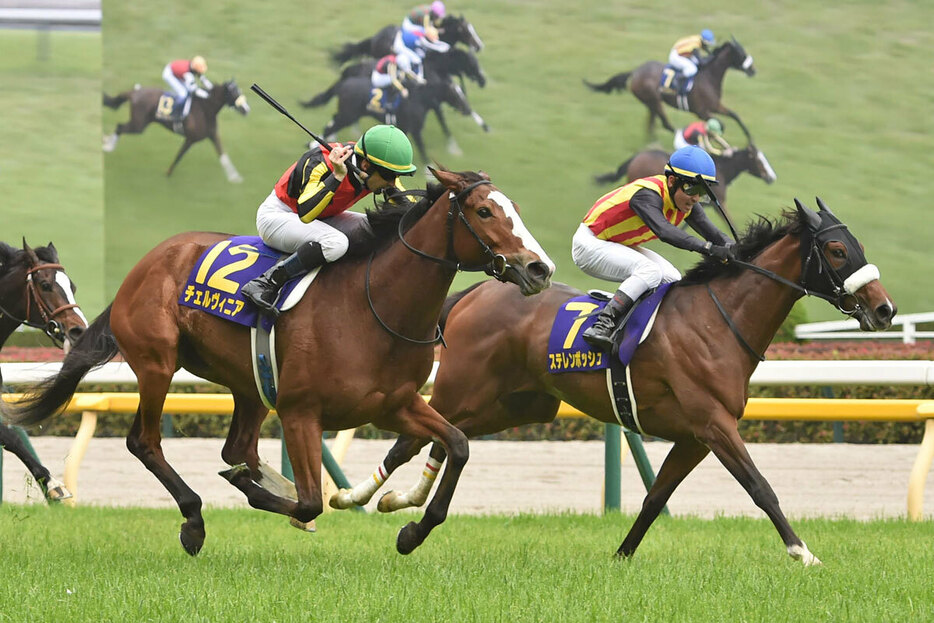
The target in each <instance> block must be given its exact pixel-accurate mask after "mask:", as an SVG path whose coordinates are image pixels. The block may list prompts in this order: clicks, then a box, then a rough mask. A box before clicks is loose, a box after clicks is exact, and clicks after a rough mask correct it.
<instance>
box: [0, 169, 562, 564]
mask: <svg viewBox="0 0 934 623" xmlns="http://www.w3.org/2000/svg"><path fill="white" fill-rule="evenodd" d="M431 173H432V175H434V177H435V179H437V180H439V181H440V184H431V185H429V187H428V190H427V192H426V193H425V196H424V197H422V198H421V199H420V200H419V201H418V202H417V203H415V204H409V203H405V202H403V203H399V204H396V203H392V202H391V201H386V202H384V203H383V204H381V205H380V206H378V209H376V210H372V211H370V212H368V214H367V218H368V221H369V226H370V227H369V228H361V229H364V230H366V231H367V232H369V233H368V234H367V235H366V236H365V238H366V239H365V240H363V241H360V242H358V243H357V244H355V245H353V246H352V247H351V250H350V252H349V254H348V255H347V256H345V257H344V258H343V259H341V260H340V261H338V262H335V263H333V264H327V265H325V266H323V267H322V268H321V269H320V270H319V271H318V272H317V274H316V276H315V278H314V281H312V282H311V284H310V286H309V287H308V290H307V291H306V292H305V294H304V296H303V297H302V298H301V300H300V301H298V303H297V304H296V305H295V307H294V308H292V309H291V310H289V311H287V312H285V313H283V314H281V315H280V316H279V317H278V319H277V320H276V321H275V326H274V333H275V353H276V359H277V361H278V363H279V366H278V368H277V369H278V377H277V380H278V383H277V384H278V394H277V398H276V400H275V408H276V412H277V413H278V415H279V419H280V420H281V422H282V431H283V439H284V441H285V448H286V451H287V453H288V458H289V460H290V462H291V464H292V468H293V472H294V475H295V483H294V487H295V491H296V494H297V496H296V497H297V499H294V498H291V497H285V494H283V493H282V492H281V489H283V488H284V487H281V486H280V487H278V490H277V485H281V484H282V483H283V481H285V479H284V478H283V477H282V476H281V474H278V473H277V472H275V470H273V469H272V468H268V466H267V465H265V464H263V463H262V462H261V461H260V459H259V456H258V454H257V442H258V440H259V433H260V426H261V424H262V422H263V420H264V419H265V417H266V415H267V413H268V412H269V410H268V409H267V408H266V407H265V406H264V404H263V401H262V398H261V397H260V394H259V391H258V390H257V385H256V378H255V377H254V369H253V363H252V356H251V343H252V341H251V329H250V327H248V326H243V325H240V324H235V323H233V322H230V321H228V320H226V319H223V318H219V317H217V316H215V315H211V314H208V313H206V312H204V311H202V310H201V309H196V308H192V307H188V306H185V305H183V304H182V303H180V299H182V297H184V295H185V293H186V292H187V291H188V288H187V287H186V284H187V283H188V279H189V275H194V274H197V275H200V277H193V278H195V279H197V278H200V279H201V281H200V282H199V283H205V280H207V281H208V282H210V281H215V282H217V283H219V284H222V285H220V286H219V287H223V288H224V291H225V292H227V293H229V294H230V295H233V296H236V293H237V292H238V290H239V284H238V282H236V281H234V280H233V279H235V277H236V274H237V272H238V271H244V270H245V269H246V268H247V267H249V266H252V265H253V264H254V263H255V262H256V261H257V260H258V259H259V252H258V250H257V249H256V248H255V247H252V246H250V245H234V246H232V247H229V246H227V245H229V236H228V235H227V234H219V233H209V232H188V233H183V234H179V235H177V236H175V237H173V238H170V239H168V240H166V241H165V242H163V243H161V244H160V245H158V246H157V247H156V248H154V249H153V250H151V251H150V252H149V253H147V254H146V255H145V256H144V257H143V259H141V260H140V261H139V263H138V264H137V265H136V266H135V267H134V268H133V269H132V270H131V271H130V272H129V274H128V275H127V277H126V279H125V280H124V282H123V284H122V285H121V286H120V289H119V290H118V291H117V295H116V297H115V298H114V300H113V303H112V304H111V305H110V306H109V307H108V308H107V309H106V310H105V311H104V312H103V313H102V314H101V315H100V316H98V318H97V319H95V320H94V322H93V323H91V326H90V327H89V328H88V331H87V332H86V333H85V334H84V335H83V336H82V338H81V339H80V340H79V341H78V343H77V344H76V345H75V347H74V348H73V349H72V350H71V352H69V353H68V355H67V356H66V357H65V361H64V363H63V365H62V368H61V371H60V372H59V374H58V375H56V376H54V377H52V378H50V379H48V380H46V381H45V382H43V383H42V384H40V385H39V386H38V388H36V390H35V391H34V392H33V393H31V394H30V395H29V396H27V398H26V399H24V400H23V401H22V402H18V403H16V404H15V405H8V404H5V403H0V408H2V409H3V411H4V413H7V414H9V415H10V416H11V420H12V421H14V422H17V423H20V424H36V423H38V422H41V421H43V420H45V419H47V418H49V417H50V416H52V415H53V414H55V413H57V412H58V411H60V410H61V408H62V407H63V406H64V405H65V404H67V402H68V400H69V399H70V397H71V396H72V395H73V393H74V391H75V388H76V387H77V384H78V382H79V381H80V379H81V378H82V377H83V376H84V375H85V374H86V373H87V372H88V371H89V370H90V369H91V368H93V367H96V366H99V365H101V364H103V363H104V362H106V361H109V360H110V359H112V358H113V357H115V356H116V355H117V354H118V353H122V354H123V357H124V359H125V360H126V362H127V363H128V364H129V366H130V368H131V369H132V370H133V372H134V373H135V374H136V376H137V378H138V380H139V395H140V402H139V409H138V410H137V413H136V419H135V421H134V422H133V425H132V427H131V429H130V431H129V434H128V436H127V448H128V449H129V450H130V452H131V453H132V454H133V455H134V456H136V457H137V458H138V459H139V460H140V461H141V462H142V463H143V464H144V465H145V466H146V468H147V469H149V471H151V472H152V473H153V475H155V476H156V478H157V479H158V480H159V482H161V483H162V485H163V486H164V487H165V488H166V489H167V490H168V491H169V493H171V494H172V496H173V497H174V498H175V501H176V503H177V504H178V508H179V510H180V511H181V513H182V515H183V517H184V523H183V524H182V527H181V532H180V534H179V538H180V540H181V544H182V547H183V548H184V549H185V551H186V552H187V553H188V554H190V555H192V556H194V555H196V554H197V553H198V552H199V551H200V550H201V548H202V546H203V545H204V539H205V529H204V518H203V516H202V514H201V498H200V497H199V496H198V494H197V493H195V492H194V491H193V490H192V489H191V488H190V487H189V486H188V485H187V484H186V483H185V481H184V480H182V478H181V477H180V476H179V475H178V473H176V472H175V470H174V469H173V468H172V466H171V465H170V464H169V463H168V461H167V460H166V457H165V455H164V454H163V452H162V447H161V445H160V441H161V424H160V422H161V419H162V409H163V404H164V401H165V396H166V392H167V391H168V389H169V385H170V383H171V380H172V375H173V374H174V373H175V371H176V370H178V369H179V368H180V367H181V368H185V369H186V370H188V371H190V372H192V373H194V374H197V375H198V376H201V377H202V378H204V379H207V380H209V381H211V382H214V383H218V384H221V385H224V386H225V387H228V388H229V389H230V391H231V393H232V394H233V399H234V412H233V418H232V420H231V424H230V431H229V433H228V435H227V441H226V443H225V445H224V448H223V450H222V452H221V456H222V458H223V460H224V461H225V462H226V463H227V464H228V465H230V466H231V468H230V469H228V470H225V471H224V472H222V473H221V475H222V476H224V477H225V478H226V479H227V480H228V481H229V482H230V483H231V484H233V485H234V486H235V487H237V488H238V489H240V490H241V491H242V492H243V493H244V494H245V495H246V496H247V498H248V500H249V503H250V506H253V507H254V508H259V509H262V510H266V511H270V512H274V513H280V514H283V515H287V516H290V517H292V518H293V519H295V520H297V521H298V522H302V523H307V522H310V521H311V520H313V519H314V518H315V517H317V516H318V515H319V514H320V513H321V511H322V509H323V502H322V498H321V435H322V433H323V431H325V430H342V429H345V428H355V427H357V426H360V425H362V424H364V423H367V422H372V423H373V424H375V425H376V426H377V427H379V428H382V429H385V430H390V431H394V432H396V433H399V434H405V435H411V436H413V437H419V438H420V437H426V436H427V437H434V438H437V439H438V440H440V441H441V442H442V443H443V444H444V446H445V449H446V452H447V454H448V455H449V456H450V457H451V458H450V462H449V465H448V469H447V470H446V471H445V474H444V476H443V477H442V480H441V484H440V486H439V489H438V493H437V495H436V496H435V498H434V499H433V500H432V502H431V503H430V504H429V506H428V509H427V511H426V513H425V516H424V518H423V519H422V521H421V522H418V523H416V522H411V523H409V524H408V525H406V526H404V527H403V528H402V530H401V531H400V533H399V536H398V538H397V542H396V547H397V549H398V550H399V552H401V553H404V554H405V553H409V552H411V551H412V550H414V549H415V548H416V547H418V545H420V544H421V543H422V542H423V541H424V540H425V538H426V537H427V536H428V534H429V532H431V530H432V529H433V528H434V527H435V526H437V525H439V524H441V523H442V522H443V521H444V520H445V518H446V516H447V510H448V506H449V504H450V501H451V496H450V494H453V492H454V489H455V485H456V482H457V478H458V476H459V474H460V471H461V470H462V469H463V466H464V464H465V463H466V461H467V457H468V448H467V439H466V438H465V437H464V436H463V434H462V433H461V432H460V431H458V430H457V429H456V428H455V427H454V426H452V425H451V424H449V423H448V422H447V421H446V420H445V419H444V418H442V417H441V416H440V415H439V414H438V413H437V412H436V411H434V409H432V408H431V407H430V406H428V404H427V403H426V402H425V400H424V399H423V398H422V397H421V395H420V394H419V393H418V390H419V388H420V387H421V386H422V385H423V384H424V382H425V381H426V380H427V378H428V375H429V373H430V372H431V368H432V363H433V361H434V345H435V343H436V342H437V340H438V339H439V337H440V336H439V335H438V333H437V324H438V318H439V316H440V314H441V307H442V305H443V303H444V299H445V296H446V295H447V291H448V288H449V287H450V285H451V282H452V281H453V280H454V276H455V275H456V274H457V271H459V270H478V271H486V272H488V273H489V274H491V275H494V276H495V277H497V278H498V279H502V280H504V281H509V282H511V283H515V284H516V285H517V286H518V287H519V290H520V291H521V292H522V293H523V294H525V295H533V294H537V293H538V292H540V291H541V290H543V289H545V288H547V287H548V286H549V285H550V283H551V274H552V272H553V270H554V264H553V263H551V261H550V260H549V259H548V257H547V255H546V254H545V252H544V251H543V250H542V248H541V246H540V245H539V244H538V243H537V242H536V241H535V239H534V238H533V237H532V234H531V233H530V232H529V231H528V230H527V229H526V228H525V226H524V225H523V223H522V219H521V218H520V216H519V212H518V206H516V204H515V203H513V202H512V200H510V199H509V198H508V197H507V196H506V195H505V194H504V193H503V192H502V191H501V190H499V189H498V188H497V187H496V186H494V185H493V183H492V182H491V181H490V180H489V178H488V177H486V176H485V175H483V174H480V173H475V172H470V171H468V172H463V173H456V172H452V171H447V170H444V169H438V170H432V171H431ZM396 199H397V200H398V197H396ZM208 252H210V253H211V254H208ZM222 253H223V254H225V255H224V257H223V258H221V260H218V258H219V257H220V256H221V254H222ZM228 255H229V256H232V257H227V256H228ZM202 258H203V259H202ZM229 260H233V261H234V262H236V263H235V264H229V263H224V262H225V261H229ZM216 263H217V264H220V267H219V268H217V269H216V271H215V272H212V271H213V268H212V267H214V266H215V264H216ZM192 289H193V288H192ZM199 298H200V297H199ZM223 300H224V301H226V300H227V299H226V298H225V299H223ZM231 306H233V303H231ZM274 369H275V368H274ZM266 468H268V469H266ZM285 482H287V481H285Z"/></svg>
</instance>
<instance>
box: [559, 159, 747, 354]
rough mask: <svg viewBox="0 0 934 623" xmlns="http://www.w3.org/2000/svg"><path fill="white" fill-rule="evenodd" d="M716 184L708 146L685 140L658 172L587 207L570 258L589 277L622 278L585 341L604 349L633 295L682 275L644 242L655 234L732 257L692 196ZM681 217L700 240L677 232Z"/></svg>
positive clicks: (682, 245) (688, 247) (689, 247)
mask: <svg viewBox="0 0 934 623" xmlns="http://www.w3.org/2000/svg"><path fill="white" fill-rule="evenodd" d="M716 183H717V178H716V167H714V163H713V160H711V158H710V156H709V155H708V154H707V152H705V151H704V150H703V149H701V148H699V147H694V146H688V147H684V148H682V149H679V150H678V151H676V152H674V153H673V154H671V158H670V159H669V160H668V164H667V165H665V173H664V174H663V175H653V176H651V177H644V178H641V179H637V180H633V181H632V182H630V183H628V184H626V185H625V186H622V187H620V188H617V189H616V190H612V191H610V192H608V193H606V194H605V195H603V196H602V197H600V198H599V199H598V200H597V202H596V203H595V204H594V205H593V207H592V208H590V211H588V212H587V216H586V217H584V221H583V223H581V225H580V226H579V227H578V228H577V232H576V233H575V234H574V239H573V242H572V249H571V255H572V257H573V258H574V263H575V264H577V266H578V267H579V268H580V269H581V270H583V271H584V272H585V273H587V274H588V275H590V276H592V277H597V278H599V279H607V280H611V281H622V283H620V285H619V288H618V289H617V291H616V294H615V295H614V296H613V298H612V299H611V300H610V301H609V302H608V303H607V305H606V307H604V308H603V310H602V311H601V312H600V316H599V317H598V318H597V322H596V323H595V324H594V325H593V326H592V327H590V328H589V329H587V330H586V331H585V332H584V334H583V338H584V340H585V341H586V342H587V343H588V344H590V345H591V346H593V347H595V348H599V349H601V350H605V351H607V352H609V351H610V350H611V349H612V346H613V341H612V336H613V331H614V330H615V328H616V324H617V322H619V320H620V319H622V318H624V317H625V315H626V313H627V312H628V311H629V310H630V309H631V308H632V306H633V303H634V301H636V300H637V299H638V298H639V297H640V296H641V295H642V294H643V293H644V292H646V291H648V290H649V289H651V288H656V287H658V286H659V285H660V284H662V283H670V282H672V281H678V280H679V279H681V273H680V272H678V269H677V268H675V267H674V266H673V265H672V264H671V263H670V262H669V261H668V260H666V259H665V258H663V257H662V256H661V255H659V254H658V253H655V252H654V251H651V250H649V249H646V248H644V247H643V246H642V244H643V243H645V242H648V241H649V240H654V239H656V238H658V239H660V240H662V241H664V242H667V243H668V244H670V245H672V246H675V247H678V248H680V249H686V250H688V251H697V252H700V253H704V254H706V255H711V256H714V257H718V258H721V259H730V258H732V249H731V245H732V244H733V243H732V241H731V240H730V239H729V238H728V237H727V236H726V234H724V233H723V232H721V231H720V230H719V229H717V228H716V226H715V225H714V224H713V223H712V222H711V221H710V219H708V218H707V216H706V215H705V214H704V210H703V208H702V207H701V206H700V204H699V203H697V201H698V199H699V198H700V195H702V194H706V193H708V188H709V186H708V185H710V184H716ZM682 221H686V222H687V223H688V224H689V225H690V226H691V228H692V229H694V231H696V232H697V233H698V234H700V235H701V236H703V238H704V240H705V241H706V242H705V241H702V240H700V239H698V238H696V237H694V236H692V235H690V234H688V233H685V232H684V231H682V230H681V229H680V228H679V227H678V225H679V224H680V223H681V222H682Z"/></svg>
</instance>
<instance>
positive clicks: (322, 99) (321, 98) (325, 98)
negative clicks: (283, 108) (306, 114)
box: [299, 80, 341, 108]
mask: <svg viewBox="0 0 934 623" xmlns="http://www.w3.org/2000/svg"><path fill="white" fill-rule="evenodd" d="M340 83H341V81H340V80H338V81H337V82H335V83H334V84H332V85H331V86H330V87H329V88H328V89H327V90H326V91H322V92H321V93H318V94H317V95H315V96H313V97H312V98H311V99H310V100H308V101H307V102H299V104H301V105H302V106H304V107H305V108H317V107H318V106H324V105H325V104H327V103H328V102H329V101H331V98H332V97H334V96H335V95H337V87H338V85H340Z"/></svg>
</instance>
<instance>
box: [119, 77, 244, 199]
mask: <svg viewBox="0 0 934 623" xmlns="http://www.w3.org/2000/svg"><path fill="white" fill-rule="evenodd" d="M165 93H166V91H165V90H164V89H160V88H155V87H153V88H142V87H140V86H139V85H136V87H134V88H133V89H131V90H129V91H124V92H123V93H120V94H118V95H115V96H113V97H111V96H110V95H107V94H106V93H105V94H104V97H103V102H104V106H107V107H108V108H113V109H114V110H116V109H118V108H120V106H122V105H123V104H124V103H125V102H129V103H130V120H129V121H128V122H126V123H118V124H117V127H116V129H114V132H113V134H108V135H107V136H105V137H104V151H105V152H111V151H113V150H114V149H115V148H116V147H117V141H118V140H119V139H120V135H121V134H140V133H141V132H142V131H143V130H145V129H146V127H147V126H148V125H149V124H150V123H153V122H155V123H158V124H159V125H161V126H162V127H164V128H165V129H167V130H169V131H170V132H175V133H177V134H182V136H184V137H185V141H184V142H183V143H182V146H181V148H179V150H178V153H177V154H176V155H175V159H174V160H173V161H172V164H171V165H169V169H168V170H167V171H166V172H165V174H166V176H169V175H172V171H174V170H175V166H176V165H177V164H178V162H179V160H181V159H182V156H184V155H185V152H187V151H188V148H189V147H191V146H192V145H194V144H195V143H197V142H199V141H202V140H204V139H206V138H209V139H211V142H212V143H213V144H214V149H215V150H216V151H217V156H218V158H219V159H220V163H221V167H223V169H224V173H225V174H226V175H227V180H228V181H229V182H234V183H239V182H242V181H243V178H242V177H240V174H239V173H238V172H237V169H236V167H234V165H233V162H231V160H230V156H228V155H227V153H226V152H224V147H223V146H222V145H221V138H220V134H218V132H217V115H218V113H220V111H221V109H222V108H224V107H225V106H227V107H230V108H233V109H234V110H236V111H237V112H239V113H240V114H241V115H246V114H247V113H249V112H250V105H249V104H248V103H247V101H246V96H245V95H244V94H243V92H242V91H241V90H240V87H239V86H237V83H236V82H235V81H234V80H228V81H227V82H224V83H221V84H215V85H214V86H213V87H211V89H210V90H209V91H208V96H207V97H206V98H201V97H197V96H195V95H194V94H192V95H191V96H190V97H192V98H193V99H192V101H191V110H190V111H189V113H188V116H187V117H186V118H185V120H184V122H183V123H182V127H181V129H180V131H178V132H176V129H175V123H174V122H173V121H172V120H171V119H170V118H169V117H168V110H164V111H163V110H161V109H160V107H159V102H160V100H162V99H163V95H164V94H165Z"/></svg>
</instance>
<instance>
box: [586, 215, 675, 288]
mask: <svg viewBox="0 0 934 623" xmlns="http://www.w3.org/2000/svg"><path fill="white" fill-rule="evenodd" d="M571 256H572V257H573V258H574V263H575V264H577V266H578V268H580V269H581V270H582V271H584V272H585V273H587V274H588V275H590V276H591V277H597V278H598V279H606V280H607V281H618V282H620V285H619V289H620V290H622V291H623V292H624V293H625V294H626V295H627V296H628V297H629V298H631V299H632V300H636V299H637V298H638V297H639V296H641V295H642V294H643V293H644V292H645V291H647V290H649V289H651V288H656V287H658V286H659V285H661V284H663V283H671V282H672V281H678V280H680V279H681V273H680V272H678V269H677V268H675V267H674V266H673V265H672V264H671V262H669V261H668V260H666V259H665V258H663V257H662V256H661V255H659V254H658V253H656V252H655V251H652V250H650V249H646V248H644V247H627V246H626V245H624V244H620V243H618V242H610V241H608V240H602V239H600V238H597V237H596V236H595V235H594V233H593V232H592V231H590V228H589V227H587V226H586V225H584V224H583V223H581V225H580V227H578V228H577V231H576V232H575V233H574V238H573V240H572V246H571Z"/></svg>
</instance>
